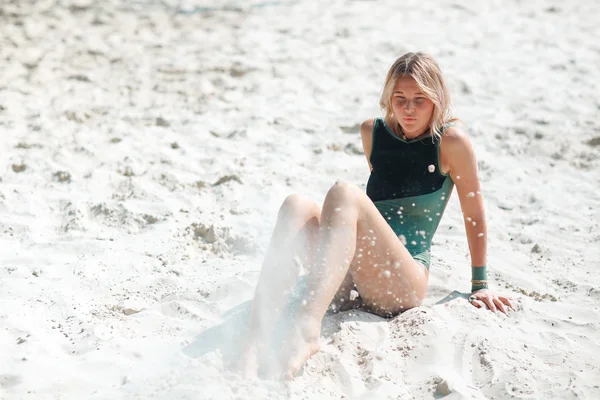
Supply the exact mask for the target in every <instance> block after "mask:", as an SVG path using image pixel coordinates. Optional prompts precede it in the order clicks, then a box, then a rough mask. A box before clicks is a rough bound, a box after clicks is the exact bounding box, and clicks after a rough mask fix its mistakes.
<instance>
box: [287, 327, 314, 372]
mask: <svg viewBox="0 0 600 400" xmlns="http://www.w3.org/2000/svg"><path fill="white" fill-rule="evenodd" d="M320 335H321V322H320V321H316V320H313V319H309V318H303V319H300V320H299V321H298V322H297V324H296V326H295V327H294V330H293V333H292V334H291V339H290V342H289V345H290V353H289V357H288V359H287V362H286V363H285V364H284V366H285V369H284V378H285V379H286V380H291V379H293V378H294V376H296V374H297V373H298V371H300V368H302V366H303V365H304V363H305V362H306V360H308V359H309V358H310V357H311V356H312V355H313V354H316V353H318V352H319V349H320V347H319V337H320Z"/></svg>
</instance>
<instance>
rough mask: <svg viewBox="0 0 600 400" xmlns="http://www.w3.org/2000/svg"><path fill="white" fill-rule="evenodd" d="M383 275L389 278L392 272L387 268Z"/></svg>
mask: <svg viewBox="0 0 600 400" xmlns="http://www.w3.org/2000/svg"><path fill="white" fill-rule="evenodd" d="M383 276H385V277H386V278H389V277H390V276H392V273H391V272H390V271H388V270H387V269H386V270H385V271H383Z"/></svg>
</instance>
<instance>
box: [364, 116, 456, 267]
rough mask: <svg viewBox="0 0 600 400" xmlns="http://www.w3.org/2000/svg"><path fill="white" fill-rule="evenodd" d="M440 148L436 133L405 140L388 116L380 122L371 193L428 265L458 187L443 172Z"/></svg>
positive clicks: (372, 159)
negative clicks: (454, 190)
mask: <svg viewBox="0 0 600 400" xmlns="http://www.w3.org/2000/svg"><path fill="white" fill-rule="evenodd" d="M444 130H445V128H442V135H443V132H444ZM439 147H440V146H439V141H434V139H433V137H431V136H427V137H424V138H420V139H412V140H403V139H401V138H399V137H398V136H396V135H395V134H394V133H393V132H392V131H391V130H390V128H389V127H388V126H387V125H386V123H385V122H384V120H383V119H381V118H377V119H376V120H375V123H374V126H373V147H372V150H371V154H370V156H369V160H370V162H371V165H372V167H373V170H372V171H371V176H370V177H369V181H368V182H367V195H368V196H369V198H370V199H371V200H372V201H373V203H375V206H376V207H377V209H378V210H379V212H380V213H381V215H383V217H384V218H385V220H386V221H387V223H388V224H389V225H390V227H391V228H392V229H393V230H394V232H395V233H396V235H398V237H399V238H400V239H401V240H402V242H403V243H405V246H406V248H407V250H408V251H409V252H410V254H411V255H412V256H413V258H414V259H415V260H417V261H419V262H421V263H423V265H425V266H426V267H427V268H428V269H429V265H430V262H431V257H430V248H431V241H432V239H433V235H434V234H435V231H436V230H437V227H438V225H439V223H440V220H441V218H442V214H443V213H444V210H445V209H446V205H447V204H448V199H449V198H450V193H451V192H452V189H453V187H454V182H453V181H452V179H451V178H450V176H449V175H445V174H443V173H442V172H441V171H440V163H439Z"/></svg>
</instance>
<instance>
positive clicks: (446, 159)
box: [440, 127, 512, 313]
mask: <svg viewBox="0 0 600 400" xmlns="http://www.w3.org/2000/svg"><path fill="white" fill-rule="evenodd" d="M440 146H441V157H442V165H445V166H447V168H448V169H449V171H448V172H449V174H450V177H451V178H452V180H453V181H454V185H455V186H456V192H457V193H458V199H459V201H460V206H461V209H462V213H463V219H464V224H465V232H466V235H467V241H468V244H469V253H470V255H471V267H472V279H473V281H472V288H473V293H472V296H471V298H472V299H473V298H474V299H475V300H480V301H483V302H484V303H485V304H486V305H487V306H488V307H489V308H490V310H492V311H496V309H499V310H500V311H502V312H504V313H506V309H505V307H504V306H505V305H507V306H509V307H511V308H512V304H511V302H510V299H508V298H506V297H504V296H497V295H494V294H493V293H492V292H490V291H489V290H487V273H486V262H487V226H486V220H485V210H484V206H483V197H482V195H481V184H480V182H479V176H478V173H477V171H478V168H477V158H476V157H475V151H474V150H473V145H472V144H471V141H470V140H469V137H468V136H467V135H466V134H465V133H464V132H463V131H461V130H460V129H458V128H456V127H451V128H448V129H447V130H446V133H445V134H444V137H443V139H442V142H441V144H440ZM471 302H472V303H473V304H474V305H475V306H478V307H480V306H481V304H479V303H478V302H477V301H471Z"/></svg>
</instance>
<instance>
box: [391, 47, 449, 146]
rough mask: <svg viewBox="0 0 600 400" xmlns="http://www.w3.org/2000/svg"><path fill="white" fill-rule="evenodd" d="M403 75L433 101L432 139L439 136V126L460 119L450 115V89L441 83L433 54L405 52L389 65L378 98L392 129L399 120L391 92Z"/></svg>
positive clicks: (396, 125)
mask: <svg viewBox="0 0 600 400" xmlns="http://www.w3.org/2000/svg"><path fill="white" fill-rule="evenodd" d="M403 76H410V77H412V78H413V79H414V80H415V81H416V82H417V85H419V88H420V89H421V90H422V91H423V94H425V96H426V97H427V98H429V100H431V101H432V102H433V106H434V107H433V115H432V116H431V122H430V124H429V130H430V132H431V135H432V136H433V138H434V139H438V140H439V139H441V137H442V126H444V125H445V124H448V123H453V122H458V121H459V120H458V119H457V118H454V117H452V111H451V108H450V93H449V92H448V88H447V87H446V84H445V83H444V78H443V76H442V71H441V70H440V67H439V65H438V64H437V62H435V60H434V59H433V57H431V56H430V55H428V54H425V53H406V54H404V55H403V56H401V57H400V58H398V59H397V60H396V61H395V62H394V64H392V66H391V67H390V70H389V71H388V73H387V77H386V78H385V84H384V85H383V91H382V93H381V99H380V100H379V105H380V106H381V108H382V109H383V110H384V111H385V117H384V118H385V122H386V124H387V125H388V126H389V127H393V128H392V129H396V128H398V125H399V124H398V121H397V120H396V118H395V117H394V114H393V110H392V93H393V90H394V86H395V85H396V81H397V80H398V79H400V78H402V77H403Z"/></svg>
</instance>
